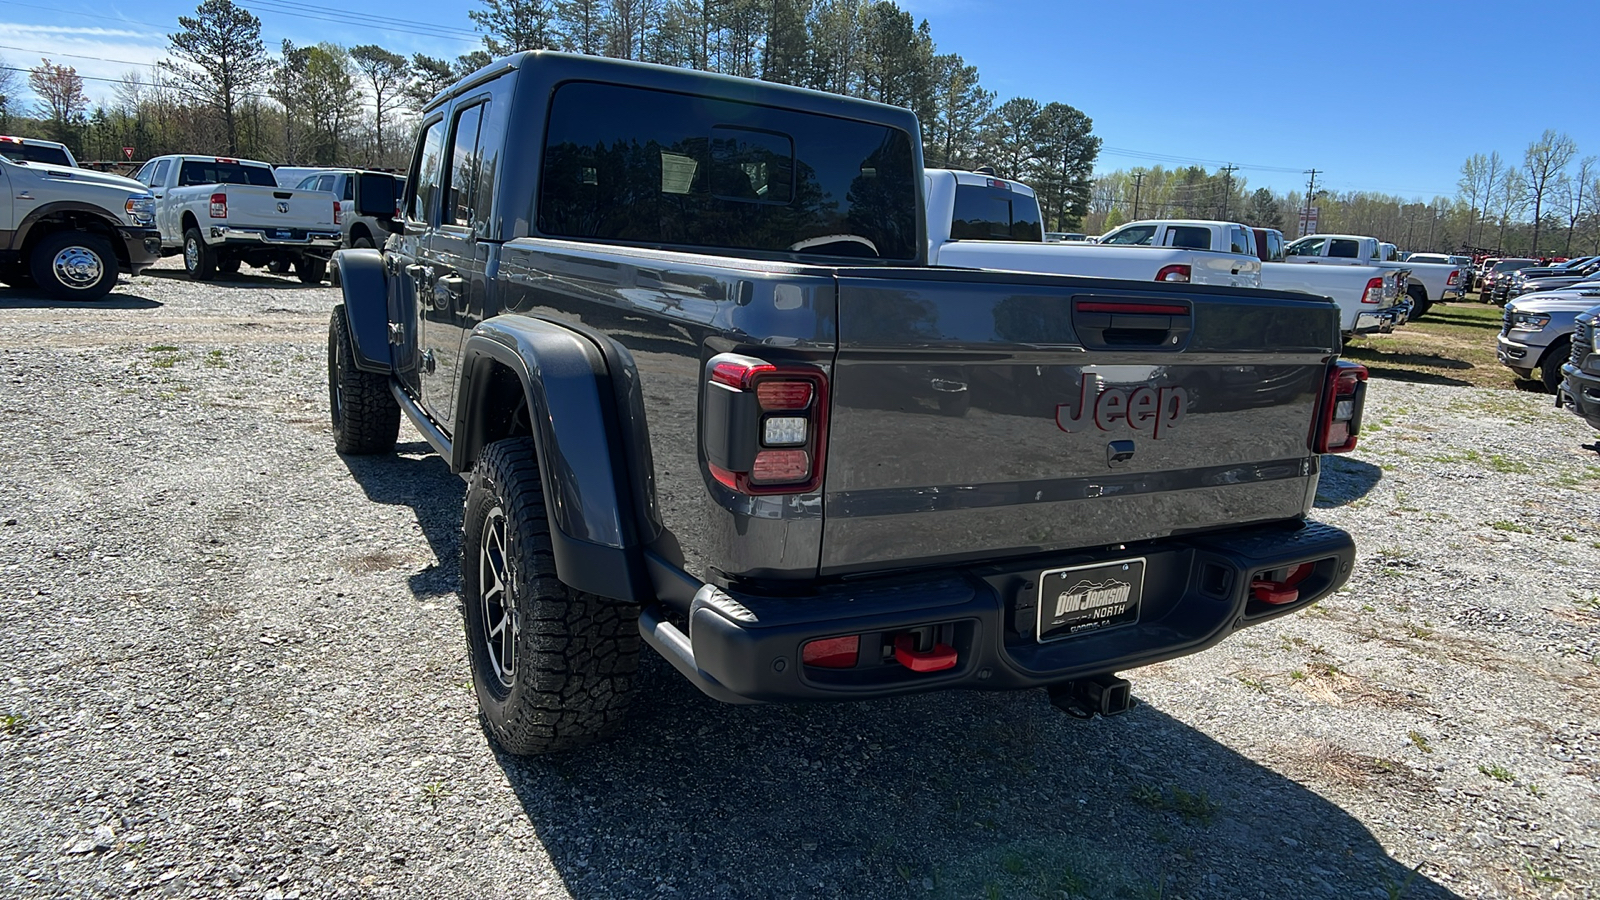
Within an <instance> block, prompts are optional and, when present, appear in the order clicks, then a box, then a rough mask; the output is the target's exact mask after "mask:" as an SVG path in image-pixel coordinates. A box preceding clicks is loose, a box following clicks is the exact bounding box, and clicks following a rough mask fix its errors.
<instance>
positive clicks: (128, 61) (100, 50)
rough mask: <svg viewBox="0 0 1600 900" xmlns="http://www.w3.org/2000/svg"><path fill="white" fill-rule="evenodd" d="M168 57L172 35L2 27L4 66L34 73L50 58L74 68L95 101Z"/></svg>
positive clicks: (0, 44) (7, 24) (0, 51)
mask: <svg viewBox="0 0 1600 900" xmlns="http://www.w3.org/2000/svg"><path fill="white" fill-rule="evenodd" d="M166 56H167V36H166V35H164V34H161V33H160V32H157V31H135V30H132V29H127V28H115V27H106V28H97V27H87V28H85V27H73V26H65V25H34V24H27V23H22V22H0V60H3V61H4V65H7V66H11V67H14V68H18V69H29V68H32V67H34V66H37V65H38V64H39V60H41V59H48V60H50V61H51V62H52V63H55V64H56V65H62V66H71V67H73V68H74V69H76V70H77V71H78V74H79V75H82V76H83V78H84V84H83V89H84V92H85V93H87V94H88V95H89V98H90V99H91V101H94V102H101V101H104V100H107V99H109V98H110V97H111V95H112V88H113V87H114V85H113V84H112V82H114V81H116V80H117V79H120V78H121V77H122V76H123V75H125V74H127V73H128V72H129V71H132V70H140V71H142V72H144V73H146V74H148V72H149V71H150V67H151V66H152V65H154V64H155V62H156V61H157V60H159V59H163V58H165V57H166ZM102 79H104V80H102ZM24 83H26V82H25V81H24ZM28 102H31V97H30V98H29V101H28Z"/></svg>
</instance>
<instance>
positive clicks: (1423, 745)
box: [1406, 731, 1433, 753]
mask: <svg viewBox="0 0 1600 900" xmlns="http://www.w3.org/2000/svg"><path fill="white" fill-rule="evenodd" d="M1406 737H1409V738H1411V743H1413V744H1415V745H1416V747H1417V749H1418V750H1421V751H1422V752H1423V753H1432V752H1433V745H1432V744H1430V743H1428V736H1427V735H1425V734H1423V733H1422V732H1420V731H1412V732H1408V733H1407V734H1406Z"/></svg>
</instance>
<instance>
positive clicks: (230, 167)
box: [178, 159, 278, 187]
mask: <svg viewBox="0 0 1600 900" xmlns="http://www.w3.org/2000/svg"><path fill="white" fill-rule="evenodd" d="M178 184H179V186H183V185H192V184H258V185H261V186H262V187H277V186H278V182H277V180H276V179H274V178H273V177H272V170H271V169H270V168H268V167H266V166H246V165H242V164H240V163H236V162H221V161H215V160H195V159H186V160H184V161H183V168H181V169H179V170H178Z"/></svg>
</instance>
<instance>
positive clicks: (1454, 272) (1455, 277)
mask: <svg viewBox="0 0 1600 900" xmlns="http://www.w3.org/2000/svg"><path fill="white" fill-rule="evenodd" d="M1459 281H1461V270H1460V269H1451V270H1450V277H1449V278H1446V279H1445V280H1444V283H1445V284H1456V283H1458V282H1459Z"/></svg>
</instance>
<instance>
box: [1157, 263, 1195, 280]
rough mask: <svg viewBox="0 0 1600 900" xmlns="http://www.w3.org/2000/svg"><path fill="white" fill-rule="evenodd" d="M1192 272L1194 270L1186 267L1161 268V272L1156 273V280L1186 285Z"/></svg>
mask: <svg viewBox="0 0 1600 900" xmlns="http://www.w3.org/2000/svg"><path fill="white" fill-rule="evenodd" d="M1193 271H1194V270H1193V269H1191V268H1190V267H1189V266H1187V265H1171V266H1163V267H1162V269H1161V271H1159V272H1157V273H1156V280H1157V281H1171V282H1174V283H1187V282H1188V281H1189V278H1190V276H1191V275H1192V273H1193Z"/></svg>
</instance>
